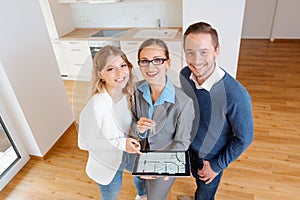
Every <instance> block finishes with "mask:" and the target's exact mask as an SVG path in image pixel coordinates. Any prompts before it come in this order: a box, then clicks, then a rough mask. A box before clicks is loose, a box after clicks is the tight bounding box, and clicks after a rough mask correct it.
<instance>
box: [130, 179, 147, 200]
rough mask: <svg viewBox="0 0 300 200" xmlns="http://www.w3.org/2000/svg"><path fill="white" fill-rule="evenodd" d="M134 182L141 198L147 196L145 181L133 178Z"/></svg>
mask: <svg viewBox="0 0 300 200" xmlns="http://www.w3.org/2000/svg"><path fill="white" fill-rule="evenodd" d="M133 182H134V185H135V188H136V190H137V194H138V195H139V196H144V195H146V194H147V185H146V180H145V179H141V178H140V177H139V176H135V177H133Z"/></svg>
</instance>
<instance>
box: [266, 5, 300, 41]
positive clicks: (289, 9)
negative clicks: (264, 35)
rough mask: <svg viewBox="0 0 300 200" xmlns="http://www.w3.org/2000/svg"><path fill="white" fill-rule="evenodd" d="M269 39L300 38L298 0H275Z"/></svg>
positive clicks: (299, 7) (299, 6)
mask: <svg viewBox="0 0 300 200" xmlns="http://www.w3.org/2000/svg"><path fill="white" fill-rule="evenodd" d="M277 1H278V4H277V9H276V15H275V18H274V25H273V30H272V34H271V39H275V38H283V39H287V38H290V39H300V25H299V24H300V11H299V9H300V1H299V0H277Z"/></svg>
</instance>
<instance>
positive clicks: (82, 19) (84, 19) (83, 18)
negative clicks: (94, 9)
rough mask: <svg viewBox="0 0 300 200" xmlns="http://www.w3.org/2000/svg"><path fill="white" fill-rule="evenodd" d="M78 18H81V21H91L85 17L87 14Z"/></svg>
mask: <svg viewBox="0 0 300 200" xmlns="http://www.w3.org/2000/svg"><path fill="white" fill-rule="evenodd" d="M80 20H81V22H89V21H91V18H90V17H87V16H82V17H80Z"/></svg>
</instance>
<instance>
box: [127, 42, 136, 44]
mask: <svg viewBox="0 0 300 200" xmlns="http://www.w3.org/2000/svg"><path fill="white" fill-rule="evenodd" d="M127 44H138V43H137V42H127Z"/></svg>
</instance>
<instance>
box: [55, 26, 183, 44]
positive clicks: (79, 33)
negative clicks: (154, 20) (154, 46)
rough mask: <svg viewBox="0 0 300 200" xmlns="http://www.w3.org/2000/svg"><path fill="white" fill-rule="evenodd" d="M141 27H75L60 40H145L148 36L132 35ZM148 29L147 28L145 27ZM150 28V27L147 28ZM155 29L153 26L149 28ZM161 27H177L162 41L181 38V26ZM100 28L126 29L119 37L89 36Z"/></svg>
mask: <svg viewBox="0 0 300 200" xmlns="http://www.w3.org/2000/svg"><path fill="white" fill-rule="evenodd" d="M141 29H144V28H76V29H75V30H74V31H72V32H70V33H68V34H66V35H63V36H61V37H60V38H59V39H60V40H94V41H96V40H103V39H104V40H135V41H136V40H145V39H148V38H134V37H133V36H134V35H135V34H136V33H137V32H138V31H139V30H141ZM145 29H146V28H145ZM147 29H148V28H147ZM149 29H150V28H149ZM151 29H155V28H151ZM161 29H162V30H163V29H179V31H178V33H177V34H176V36H175V38H161V39H163V40H164V41H178V40H180V41H181V40H182V28H179V27H162V28H161ZM100 30H128V31H127V32H125V33H124V34H123V35H121V36H120V37H91V35H93V34H95V33H97V32H98V31H100Z"/></svg>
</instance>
